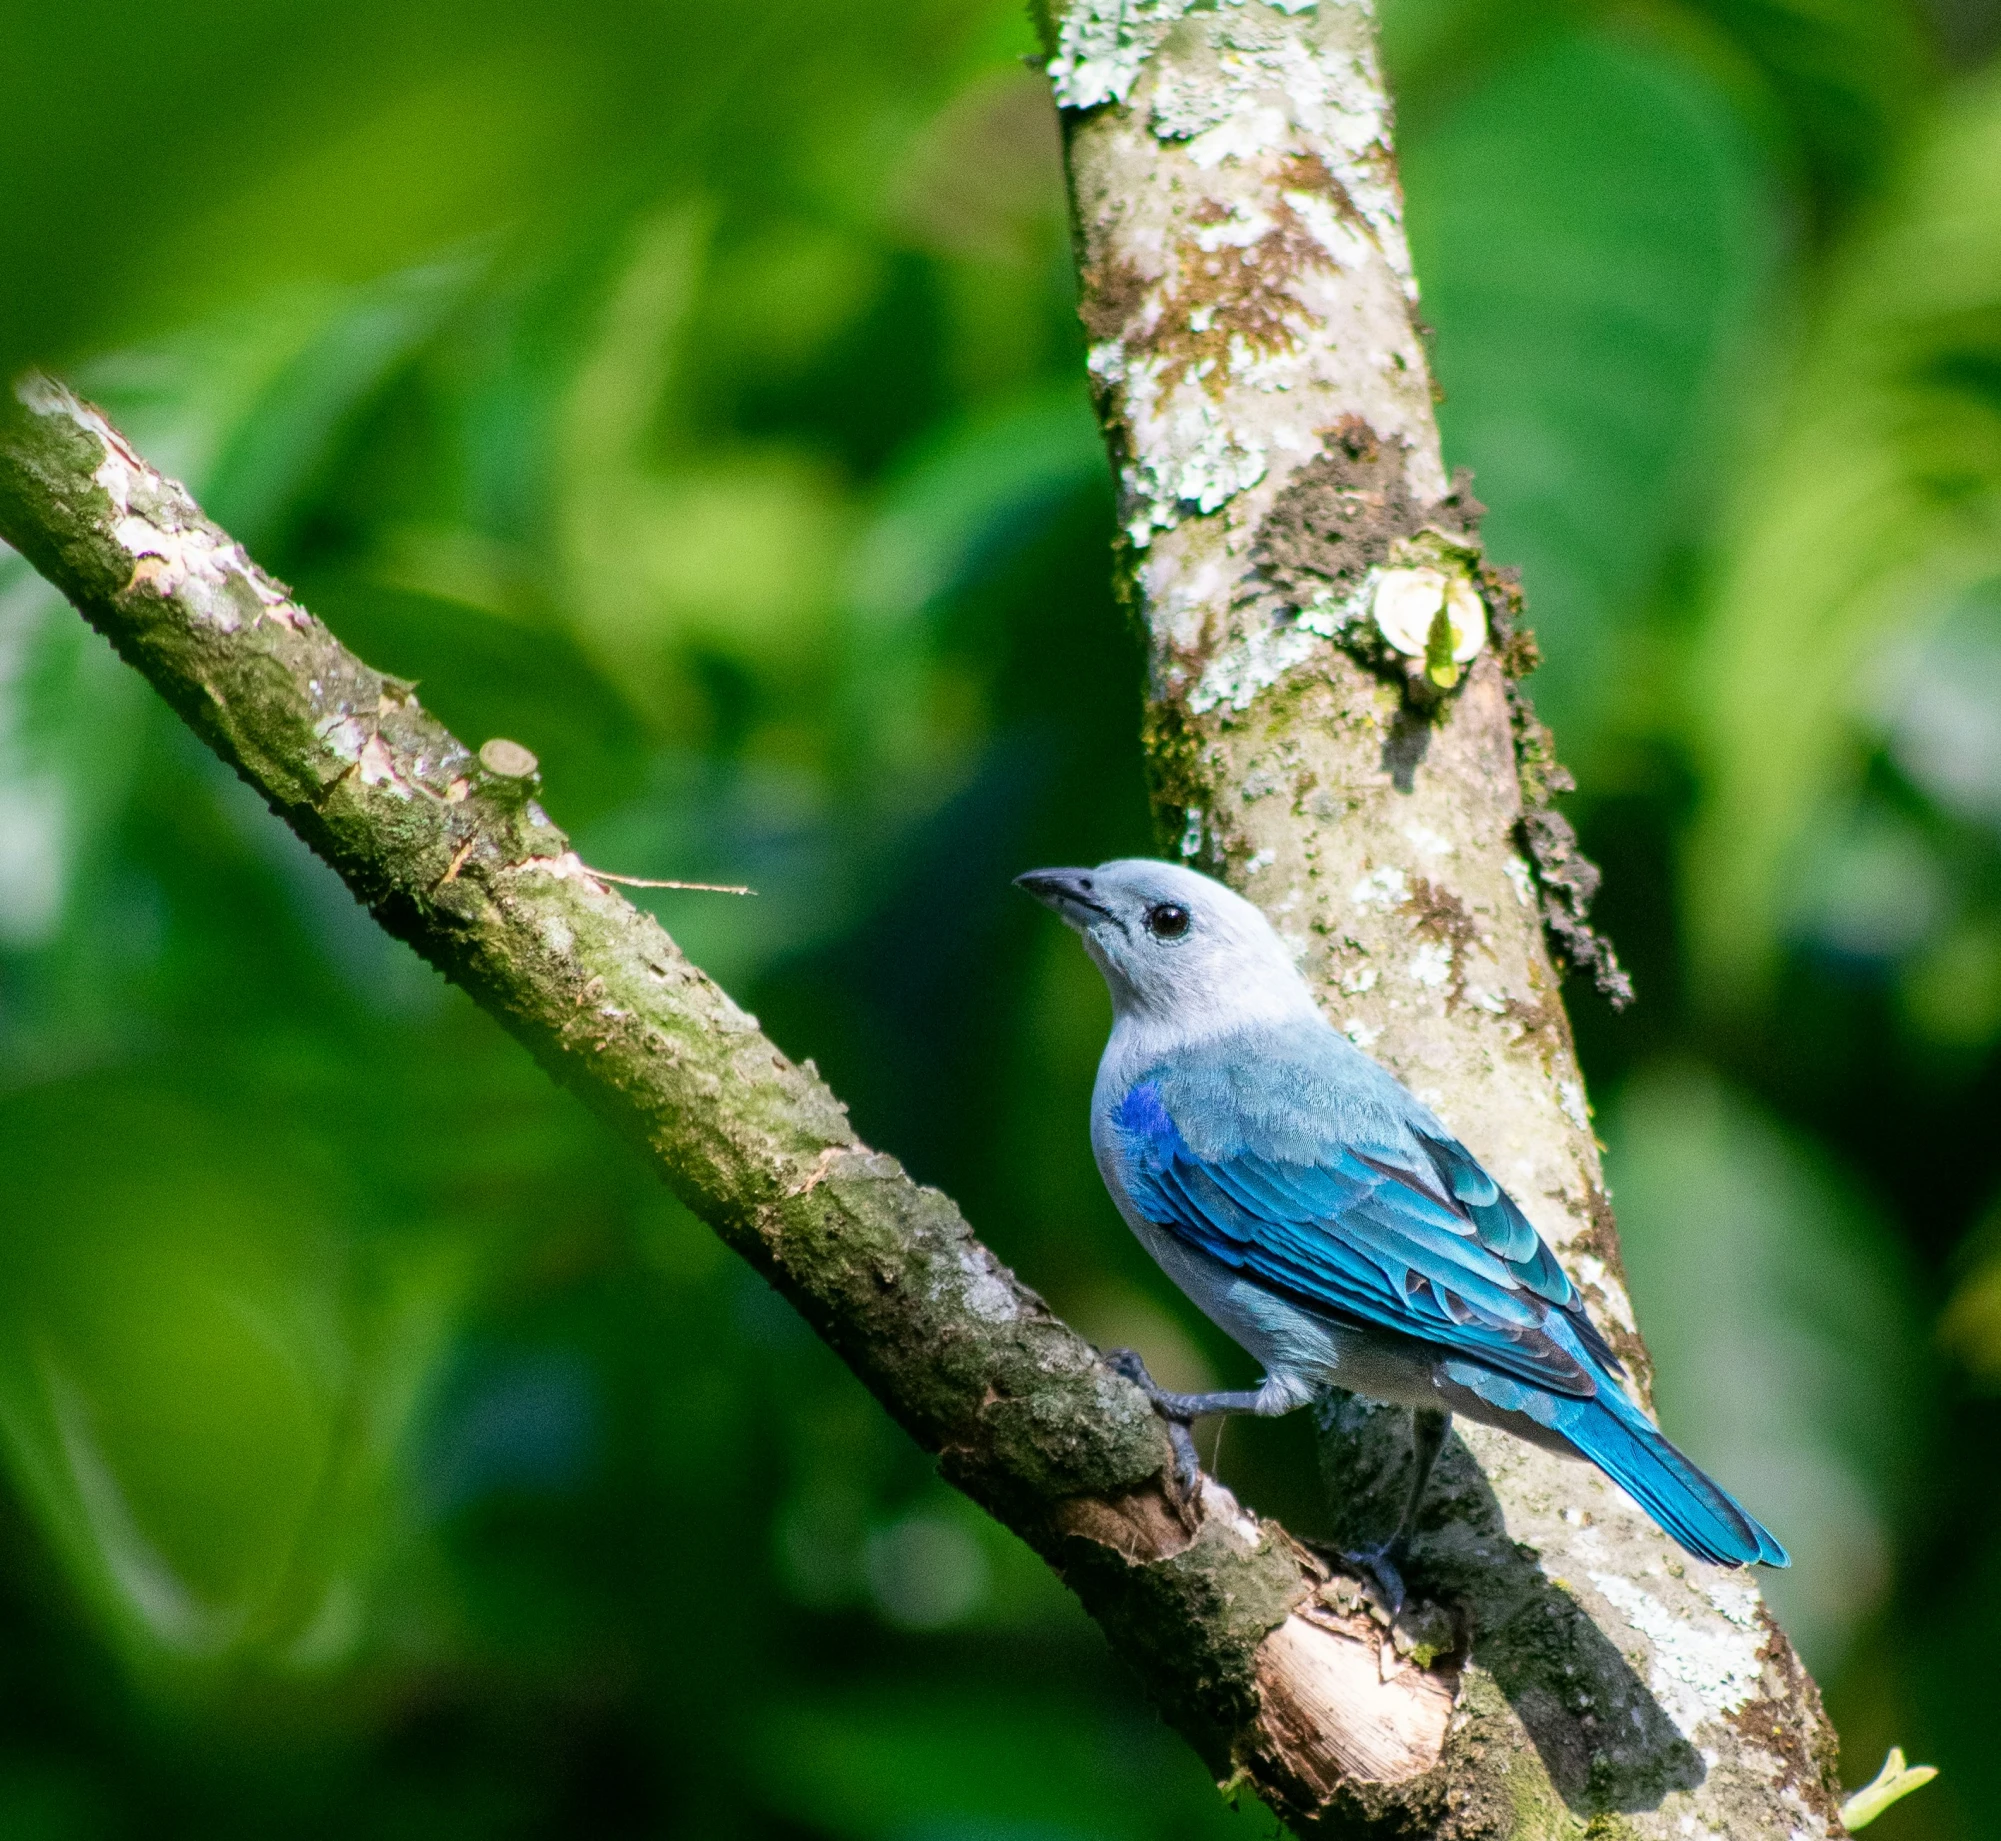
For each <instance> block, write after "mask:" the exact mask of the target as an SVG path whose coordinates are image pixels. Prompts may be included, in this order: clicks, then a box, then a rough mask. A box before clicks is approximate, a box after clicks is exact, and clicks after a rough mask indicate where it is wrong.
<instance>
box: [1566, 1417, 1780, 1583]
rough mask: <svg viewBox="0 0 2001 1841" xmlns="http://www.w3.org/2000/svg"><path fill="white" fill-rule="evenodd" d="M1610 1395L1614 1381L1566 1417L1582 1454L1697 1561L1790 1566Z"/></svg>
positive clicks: (1735, 1506) (1752, 1522)
mask: <svg viewBox="0 0 2001 1841" xmlns="http://www.w3.org/2000/svg"><path fill="white" fill-rule="evenodd" d="M1608 1394H1614V1395H1617V1383H1616V1382H1612V1381H1609V1380H1608V1381H1606V1382H1605V1383H1604V1384H1603V1387H1602V1389H1601V1392H1600V1395H1599V1397H1598V1398H1597V1399H1595V1400H1592V1401H1590V1402H1589V1403H1588V1404H1587V1403H1584V1402H1578V1403H1577V1404H1578V1406H1580V1407H1581V1408H1582V1410H1581V1411H1576V1412H1573V1413H1566V1414H1565V1415H1564V1425H1563V1430H1564V1432H1565V1433H1566V1434H1567V1435H1568V1437H1569V1438H1570V1441H1571V1443H1572V1444H1574V1445H1575V1446H1576V1447H1577V1448H1578V1450H1579V1451H1581V1452H1582V1453H1583V1454H1584V1455H1585V1456H1586V1457H1588V1458H1589V1459H1590V1460H1591V1461H1592V1462H1593V1463H1594V1464H1596V1465H1597V1466H1598V1467H1599V1468H1600V1469H1601V1470H1603V1471H1604V1472H1605V1473H1606V1475H1607V1476H1609V1477H1610V1478H1611V1479H1612V1480H1613V1482H1615V1483H1617V1484H1618V1485H1619V1486H1620V1488H1622V1489H1623V1490H1625V1491H1626V1493H1627V1494H1628V1495H1630V1496H1631V1497H1632V1498H1633V1499H1634V1501H1636V1502H1637V1503H1639V1505H1640V1506H1641V1507H1642V1508H1643V1509H1645V1510H1646V1511H1647V1513H1648V1514H1649V1515H1651V1516H1652V1517H1653V1518H1654V1520H1655V1521H1657V1522H1658V1523H1660V1525H1661V1526H1662V1527H1663V1528H1664V1529H1666V1530H1667V1532H1668V1533H1669V1534H1671V1535H1673V1536H1674V1538H1675V1539H1676V1540H1677V1541H1679V1542H1680V1543H1681V1544H1682V1545H1683V1546H1684V1547H1686V1548H1687V1549H1688V1551H1689V1552H1690V1553H1692V1554H1694V1555H1695V1556H1696V1557H1697V1558H1698V1559H1703V1560H1710V1561H1713V1562H1714V1563H1716V1564H1717V1565H1720V1566H1749V1565H1751V1564H1753V1563H1754V1562H1755V1563H1757V1564H1760V1565H1764V1566H1790V1565H1791V1564H1792V1560H1791V1556H1790V1555H1788V1554H1787V1552H1786V1550H1785V1549H1784V1548H1783V1547H1781V1546H1780V1545H1779V1543H1778V1542H1777V1541H1776V1540H1775V1539H1773V1537H1772V1535H1771V1533H1770V1531H1769V1530H1767V1529H1766V1528H1764V1527H1763V1526H1762V1525H1761V1524H1760V1523H1759V1522H1758V1521H1757V1519H1756V1518H1755V1517H1754V1516H1752V1515H1751V1514H1749V1513H1748V1512H1747V1511H1746V1510H1745V1509H1744V1508H1743V1507H1742V1505H1741V1504H1739V1503H1738V1502H1737V1501H1736V1500H1735V1499H1734V1498H1733V1497H1732V1496H1731V1495H1730V1492H1729V1491H1728V1490H1726V1489H1724V1488H1723V1486H1722V1485H1721V1484H1719V1483H1716V1482H1713V1481H1712V1480H1711V1479H1710V1478H1708V1477H1706V1476H1704V1475H1703V1473H1702V1472H1701V1471H1700V1470H1698V1469H1697V1468H1696V1467H1695V1466H1694V1465H1693V1464H1692V1463H1690V1462H1689V1461H1688V1459H1687V1458H1685V1457H1683V1456H1682V1454H1681V1453H1680V1452H1679V1451H1677V1450H1676V1449H1675V1448H1674V1446H1672V1445H1671V1444H1669V1443H1668V1441H1667V1440H1666V1439H1665V1438H1663V1437H1662V1436H1661V1435H1660V1433H1658V1432H1657V1431H1655V1430H1654V1428H1653V1426H1652V1425H1651V1424H1649V1423H1648V1421H1647V1419H1646V1418H1645V1416H1644V1415H1642V1413H1641V1412H1640V1410H1639V1409H1638V1408H1637V1407H1636V1406H1634V1405H1632V1403H1631V1402H1630V1401H1628V1400H1627V1399H1626V1398H1625V1397H1624V1396H1623V1395H1617V1397H1616V1399H1608V1398H1607V1397H1606V1396H1607V1395H1608ZM1566 1404H1568V1403H1566ZM1620 1408H1624V1411H1621V1410H1620Z"/></svg>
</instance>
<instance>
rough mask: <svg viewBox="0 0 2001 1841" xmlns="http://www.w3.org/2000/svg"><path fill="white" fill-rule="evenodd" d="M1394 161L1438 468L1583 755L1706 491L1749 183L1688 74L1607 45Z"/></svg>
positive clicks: (1594, 37)
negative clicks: (1461, 468) (1459, 473)
mask: <svg viewBox="0 0 2001 1841" xmlns="http://www.w3.org/2000/svg"><path fill="white" fill-rule="evenodd" d="M1403 170H1404V182H1405V188H1406V191H1407V193H1408V195H1409V199H1410V225H1411V241H1412V251H1413V256H1414V259H1415V261H1416V264H1417V272H1418V275H1419V278H1420V280H1421V282H1422V284H1423V288H1424V305H1425V312H1426V315H1427V317H1429V318H1430V319H1432V320H1433V321H1435V322H1436V324H1437V327H1438V335H1437V368H1438V375H1439V380H1440V382H1441V383H1442V385H1443V386H1444V389H1445V401H1444V404H1443V406H1442V407H1441V409H1440V412H1439V419H1440V422H1441V424H1442V427H1443V430H1444V434H1445V441H1446V456H1447V459H1448V461H1451V462H1454V463H1459V462H1465V463H1469V464H1470V465H1471V466H1472V467H1473V469H1474V474H1475V481H1474V484H1475V489H1476V490H1477V491H1478V493H1479V494H1480V496H1481V497H1482V498H1483V499H1484V500H1486V501H1487V503H1488V504H1489V505H1490V506H1491V507H1492V508H1493V509H1492V511H1491V513H1490V516H1489V518H1488V521H1487V526H1486V537H1487V547H1488V553H1489V554H1490V555H1491V556H1492V557H1493V558H1494V559H1495V560H1497V561H1500V562H1505V563H1515V564H1519V565H1521V566H1522V568H1523V572H1524V576H1525V579H1526V582H1527V586H1528V591H1529V612H1530V617H1531V619H1532V621H1533V622H1534V625H1535V627H1536V630H1537V633H1538V634H1539V636H1540V638H1541V641H1542V648H1543V656H1544V659H1545V661H1546V662H1545V664H1544V667H1543V669H1542V670H1541V671H1540V672H1538V673H1537V675H1536V677H1535V680H1534V684H1533V687H1532V688H1533V690H1534V693H1535V697H1536V701H1537V707H1538V709H1539V711H1540V713H1541V714H1542V715H1543V716H1544V717H1545V718H1547V719H1548V720H1549V721H1550V722H1551V723H1552V724H1553V726H1554V727H1555V729H1556V731H1557V735H1558V739H1559V740H1560V741H1561V742H1562V743H1563V745H1564V747H1565V751H1566V753H1567V754H1570V755H1573V756H1578V757H1588V756H1589V754H1590V752H1591V750H1592V748H1593V746H1594V744H1595V743H1596V741H1597V740H1598V738H1599V734H1600V732H1601V731H1602V729H1603V728H1604V727H1605V726H1606V725H1608V724H1610V723H1612V722H1614V721H1616V720H1617V719H1618V716H1619V713H1620V712H1621V710H1622V709H1623V708H1626V707H1629V706H1634V705H1637V706H1639V707H1640V708H1641V709H1642V710H1644V709H1645V708H1646V706H1647V703H1648V701H1649V699H1650V697H1651V696H1652V695H1653V692H1652V691H1651V690H1650V688H1649V686H1650V684H1651V683H1652V682H1653V679H1654V676H1655V674H1653V673H1650V672H1645V671H1642V670H1641V668H1640V667H1641V661H1642V659H1643V658H1644V652H1643V651H1642V650H1641V648H1640V646H1639V645H1638V644H1637V643H1636V641H1637V639H1638V637H1639V636H1640V632H1641V629H1642V627H1643V623H1644V620H1645V616H1646V614H1647V611H1648V603H1649V600H1650V598H1651V596H1652V595H1653V594H1654V592H1655V589H1656V580H1657V577H1658V575H1659V572H1660V570H1661V567H1662V564H1663V561H1664V558H1665V555H1666V551H1667V546H1668V543H1669V540H1670V538H1671V537H1672V536H1673V535H1674V534H1675V532H1676V531H1677V529H1678V528H1679V525H1680V523H1681V521H1682V520H1683V519H1685V517H1686V516H1687V513H1688V510H1689V507H1690V506H1691V505H1692V504H1701V503H1702V502H1703V501H1704V499H1705V498H1706V492H1707V486H1708V484H1709V482H1710V480H1711V479H1712V478H1713V470H1712V468H1711V467H1710V466H1709V464H1708V463H1707V455H1706V452H1705V450H1706V449H1707V448H1708V447H1709V446H1711V445H1712V444H1713V443H1714V441H1715V440H1716V439H1717V436H1718V432H1719V424H1718V419H1717V418H1716V416H1715V415H1714V413H1713V410H1714V406H1715V405H1714V400H1713V399H1714V395H1715V392H1716V390H1717V388H1718V386H1719V383H1720V381H1721V379H1722V378H1723V377H1724V376H1725V375H1727V374H1728V370H1729V367H1730V366H1731V364H1732V363H1733V361H1735V360H1737V359H1738V358H1739V357H1740V356H1741V351H1742V348H1743V345H1744V342H1745V339H1746V337H1747V333H1748V330H1749V326H1750V322H1751V317H1752V315H1753V313H1754V310H1755V308H1756V307H1757V305H1758V302H1759V298H1760V289H1761V286H1762V285H1763V283H1764V282H1765V280H1766V278H1767V276H1768V274H1769V270H1770V266H1771V263H1772V260H1773V256H1774V254H1775V244H1776V236H1777V225H1776V222H1775V219H1774V215H1773V203H1774V200H1773V198H1772V195H1771V192H1770V188H1769V181H1768V178H1767V176H1766V175H1765V174H1764V173H1763V172H1762V171H1761V170H1760V166H1759V162H1758V160H1757V158H1756V154H1755V150H1754V147H1753V145H1752V142H1751V140H1750V138H1749V136H1748V135H1747V134H1746V132H1745V130H1744V127H1743V125H1742V123H1741V122H1740V121H1738V120H1737V119H1735V118H1734V117H1733V114H1732V111H1731V108H1730V105H1729V102H1728V99H1727V97H1726V96H1725V95H1724V94H1723V93H1722V92H1721V91H1720V90H1719V89H1718V88H1717V87H1716V85H1715V84H1714V83H1713V82H1712V81H1710V79H1709V78H1708V77H1707V76H1706V75H1705V73H1704V72H1703V71H1702V69H1701V68H1700V67H1699V66H1698V65H1696V64H1694V63H1693V62H1691V61H1689V60H1687V59H1685V58H1683V57H1681V56H1679V55H1678V54H1677V53H1676V52H1674V51H1673V50H1672V49H1670V48H1669V47H1668V46H1667V45H1665V44H1662V43H1655V42H1650V41H1648V40H1646V39H1643V38H1636V37H1631V36H1627V35H1623V34H1614V33H1610V32H1599V33H1594V34H1588V35H1587V34H1584V33H1577V32H1566V33H1561V34H1557V35H1554V36H1548V37H1545V38H1543V39H1542V40H1541V41H1540V42H1538V43H1536V44H1534V45H1533V46H1532V47H1531V48H1529V49H1528V50H1526V51H1523V52H1521V53H1519V54H1518V55H1517V56H1515V57H1514V58H1513V59H1511V60H1510V61H1509V62H1507V63H1505V64H1503V65H1502V66H1501V67H1500V68H1499V69H1497V70H1495V71H1494V72H1493V73H1492V74H1491V75H1490V76H1488V77H1487V78H1486V80H1485V81H1483V82H1482V83H1481V84H1480V85H1479V87H1477V88H1476V89H1474V90H1473V91H1471V92H1470V93H1469V94H1468V95H1466V96H1465V97H1464V98H1463V99H1462V100H1461V101H1459V102H1458V103H1457V105H1456V106H1455V107H1453V108H1452V109H1451V110H1450V111H1449V112H1447V113H1446V114H1444V115H1442V116H1441V117H1439V118H1438V119H1436V120H1435V121H1433V122H1432V123H1430V125H1429V126H1428V127H1427V129H1426V130H1425V132H1424V133H1423V134H1422V135H1421V136H1420V137H1418V138H1417V139H1415V140H1413V141H1412V142H1411V143H1410V144H1408V145H1407V146H1406V148H1405V150H1404V156H1403Z"/></svg>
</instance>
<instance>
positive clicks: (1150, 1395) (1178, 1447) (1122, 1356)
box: [1105, 1349, 1202, 1492]
mask: <svg viewBox="0 0 2001 1841" xmlns="http://www.w3.org/2000/svg"><path fill="white" fill-rule="evenodd" d="M1105 1365H1106V1366H1107V1367H1108V1368H1110V1369H1111V1370H1112V1371H1113V1373H1115V1374H1122V1375H1124V1376H1125V1378H1126V1379H1127V1380H1129V1381H1130V1382H1132V1384H1133V1385H1134V1386H1135V1387H1137V1388H1138V1389H1139V1390H1140V1392H1141V1393H1143V1394H1145V1395H1146V1397H1147V1399H1148V1400H1149V1401H1150V1402H1151V1403H1152V1406H1153V1410H1154V1411H1155V1412H1156V1413H1158V1414H1159V1415H1160V1417H1161V1418H1162V1419H1164V1420H1165V1421H1166V1422H1167V1442H1168V1443H1169V1444H1170V1445H1172V1446H1173V1447H1174V1480H1175V1481H1176V1482H1177V1483H1178V1484H1180V1485H1181V1488H1182V1489H1183V1491H1185V1492H1192V1491H1193V1490H1194V1488H1195V1485H1196V1482H1197V1480H1198V1479H1199V1478H1200V1476H1201V1475H1202V1460H1201V1458H1200V1457H1199V1456H1198V1455H1197V1454H1196V1450H1195V1434H1194V1433H1193V1432H1192V1431H1190V1430H1189V1426H1190V1424H1191V1423H1192V1422H1191V1421H1190V1420H1189V1419H1188V1418H1187V1417H1186V1416H1185V1415H1184V1414H1182V1413H1179V1412H1177V1411H1176V1410H1175V1408H1176V1401H1175V1398H1174V1396H1173V1395H1172V1394H1170V1393H1168V1392H1167V1391H1166V1390H1165V1389H1164V1388H1162V1387H1161V1386H1159V1385H1158V1384H1157V1383H1156V1382H1155V1380H1154V1378H1153V1376H1152V1375H1150V1374H1149V1373H1147V1371H1146V1363H1145V1361H1144V1360H1142V1359H1141V1356H1140V1352H1139V1351H1138V1350H1137V1349H1107V1350H1106V1351H1105Z"/></svg>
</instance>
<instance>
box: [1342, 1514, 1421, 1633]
mask: <svg viewBox="0 0 2001 1841" xmlns="http://www.w3.org/2000/svg"><path fill="white" fill-rule="evenodd" d="M1408 1557H1409V1555H1408V1552H1407V1550H1406V1548H1405V1545H1404V1540H1403V1537H1402V1536H1401V1535H1399V1536H1398V1537H1397V1538H1396V1539H1395V1540H1389V1541H1384V1542H1383V1543H1382V1545H1381V1546H1379V1547H1363V1548H1361V1549H1359V1550H1358V1551H1356V1552H1354V1553H1344V1554H1342V1555H1341V1558H1342V1559H1343V1560H1344V1561H1345V1562H1346V1563H1347V1564H1348V1565H1349V1566H1352V1567H1353V1568H1354V1569H1355V1570H1356V1571H1357V1572H1359V1573H1365V1574H1367V1575H1368V1577H1369V1578H1371V1579H1373V1580H1374V1581H1375V1582H1376V1590H1377V1591H1379V1592H1381V1593H1382V1595H1383V1609H1384V1610H1385V1611H1387V1612H1388V1613H1389V1617H1390V1621H1391V1622H1392V1623H1395V1622H1396V1620H1397V1619H1398V1617H1400V1616H1401V1615H1402V1614H1403V1607H1404V1599H1405V1596H1406V1593H1405V1591H1404V1583H1403V1562H1404V1561H1405V1560H1406V1559H1407V1558H1408Z"/></svg>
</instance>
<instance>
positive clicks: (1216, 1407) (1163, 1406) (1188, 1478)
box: [1105, 1349, 1303, 1489]
mask: <svg viewBox="0 0 2001 1841" xmlns="http://www.w3.org/2000/svg"><path fill="white" fill-rule="evenodd" d="M1105 1360H1106V1362H1108V1363H1109V1364H1110V1365H1111V1366H1112V1367H1113V1368H1115V1369H1117V1370H1118V1372H1119V1373H1120V1374H1122V1375H1124V1376H1125V1377H1126V1379H1127V1380H1129V1381H1131V1382H1132V1383H1133V1384H1134V1385H1135V1386H1136V1387H1138V1388H1139V1390H1140V1392H1141V1393H1143V1394H1145V1395H1146V1397H1147V1398H1148V1399H1149V1400H1151V1401H1152V1402H1153V1410H1154V1411H1155V1412H1156V1413H1158V1414H1159V1415H1160V1416H1161V1418H1163V1419H1165V1420H1166V1421H1167V1435H1168V1438H1169V1440H1170V1442H1171V1443H1172V1444H1173V1446H1174V1470H1175V1475H1176V1476H1177V1477H1178V1478H1179V1480H1180V1482H1181V1486H1182V1488H1183V1489H1193V1488H1194V1487H1195V1479H1196V1477H1197V1475H1198V1474H1200V1471H1201V1463H1200V1460H1199V1459H1198V1458H1197V1457H1196V1455H1195V1436H1194V1434H1193V1433H1192V1432H1190V1431H1189V1429H1188V1428H1189V1426H1190V1424H1191V1423H1192V1422H1193V1421H1195V1420H1197V1419H1205V1418H1207V1417H1208V1416H1209V1415H1210V1414H1211V1413H1258V1414H1261V1415H1270V1414H1274V1413H1289V1412H1291V1411H1292V1409H1293V1408H1294V1407H1295V1406H1299V1405H1301V1404H1302V1403H1303V1396H1301V1395H1300V1394H1298V1393H1296V1392H1295V1391H1294V1390H1292V1389H1291V1388H1288V1387H1286V1386H1284V1385H1283V1384H1278V1383H1274V1382H1271V1381H1267V1382H1266V1383H1265V1384H1264V1385H1263V1386H1262V1387H1257V1388H1245V1389H1242V1390H1241V1391H1238V1392H1234V1393H1227V1392H1226V1393H1208V1394H1173V1393H1169V1392H1168V1391H1167V1390H1166V1389H1165V1388H1164V1387H1160V1386H1157V1385H1156V1384H1155V1382H1154V1378H1153V1376H1152V1375H1150V1374H1148V1373H1147V1371H1146V1363H1145V1362H1144V1361H1142V1360H1141V1359H1140V1355H1139V1351H1138V1350H1137V1349H1108V1350H1107V1351H1106V1352H1105Z"/></svg>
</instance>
